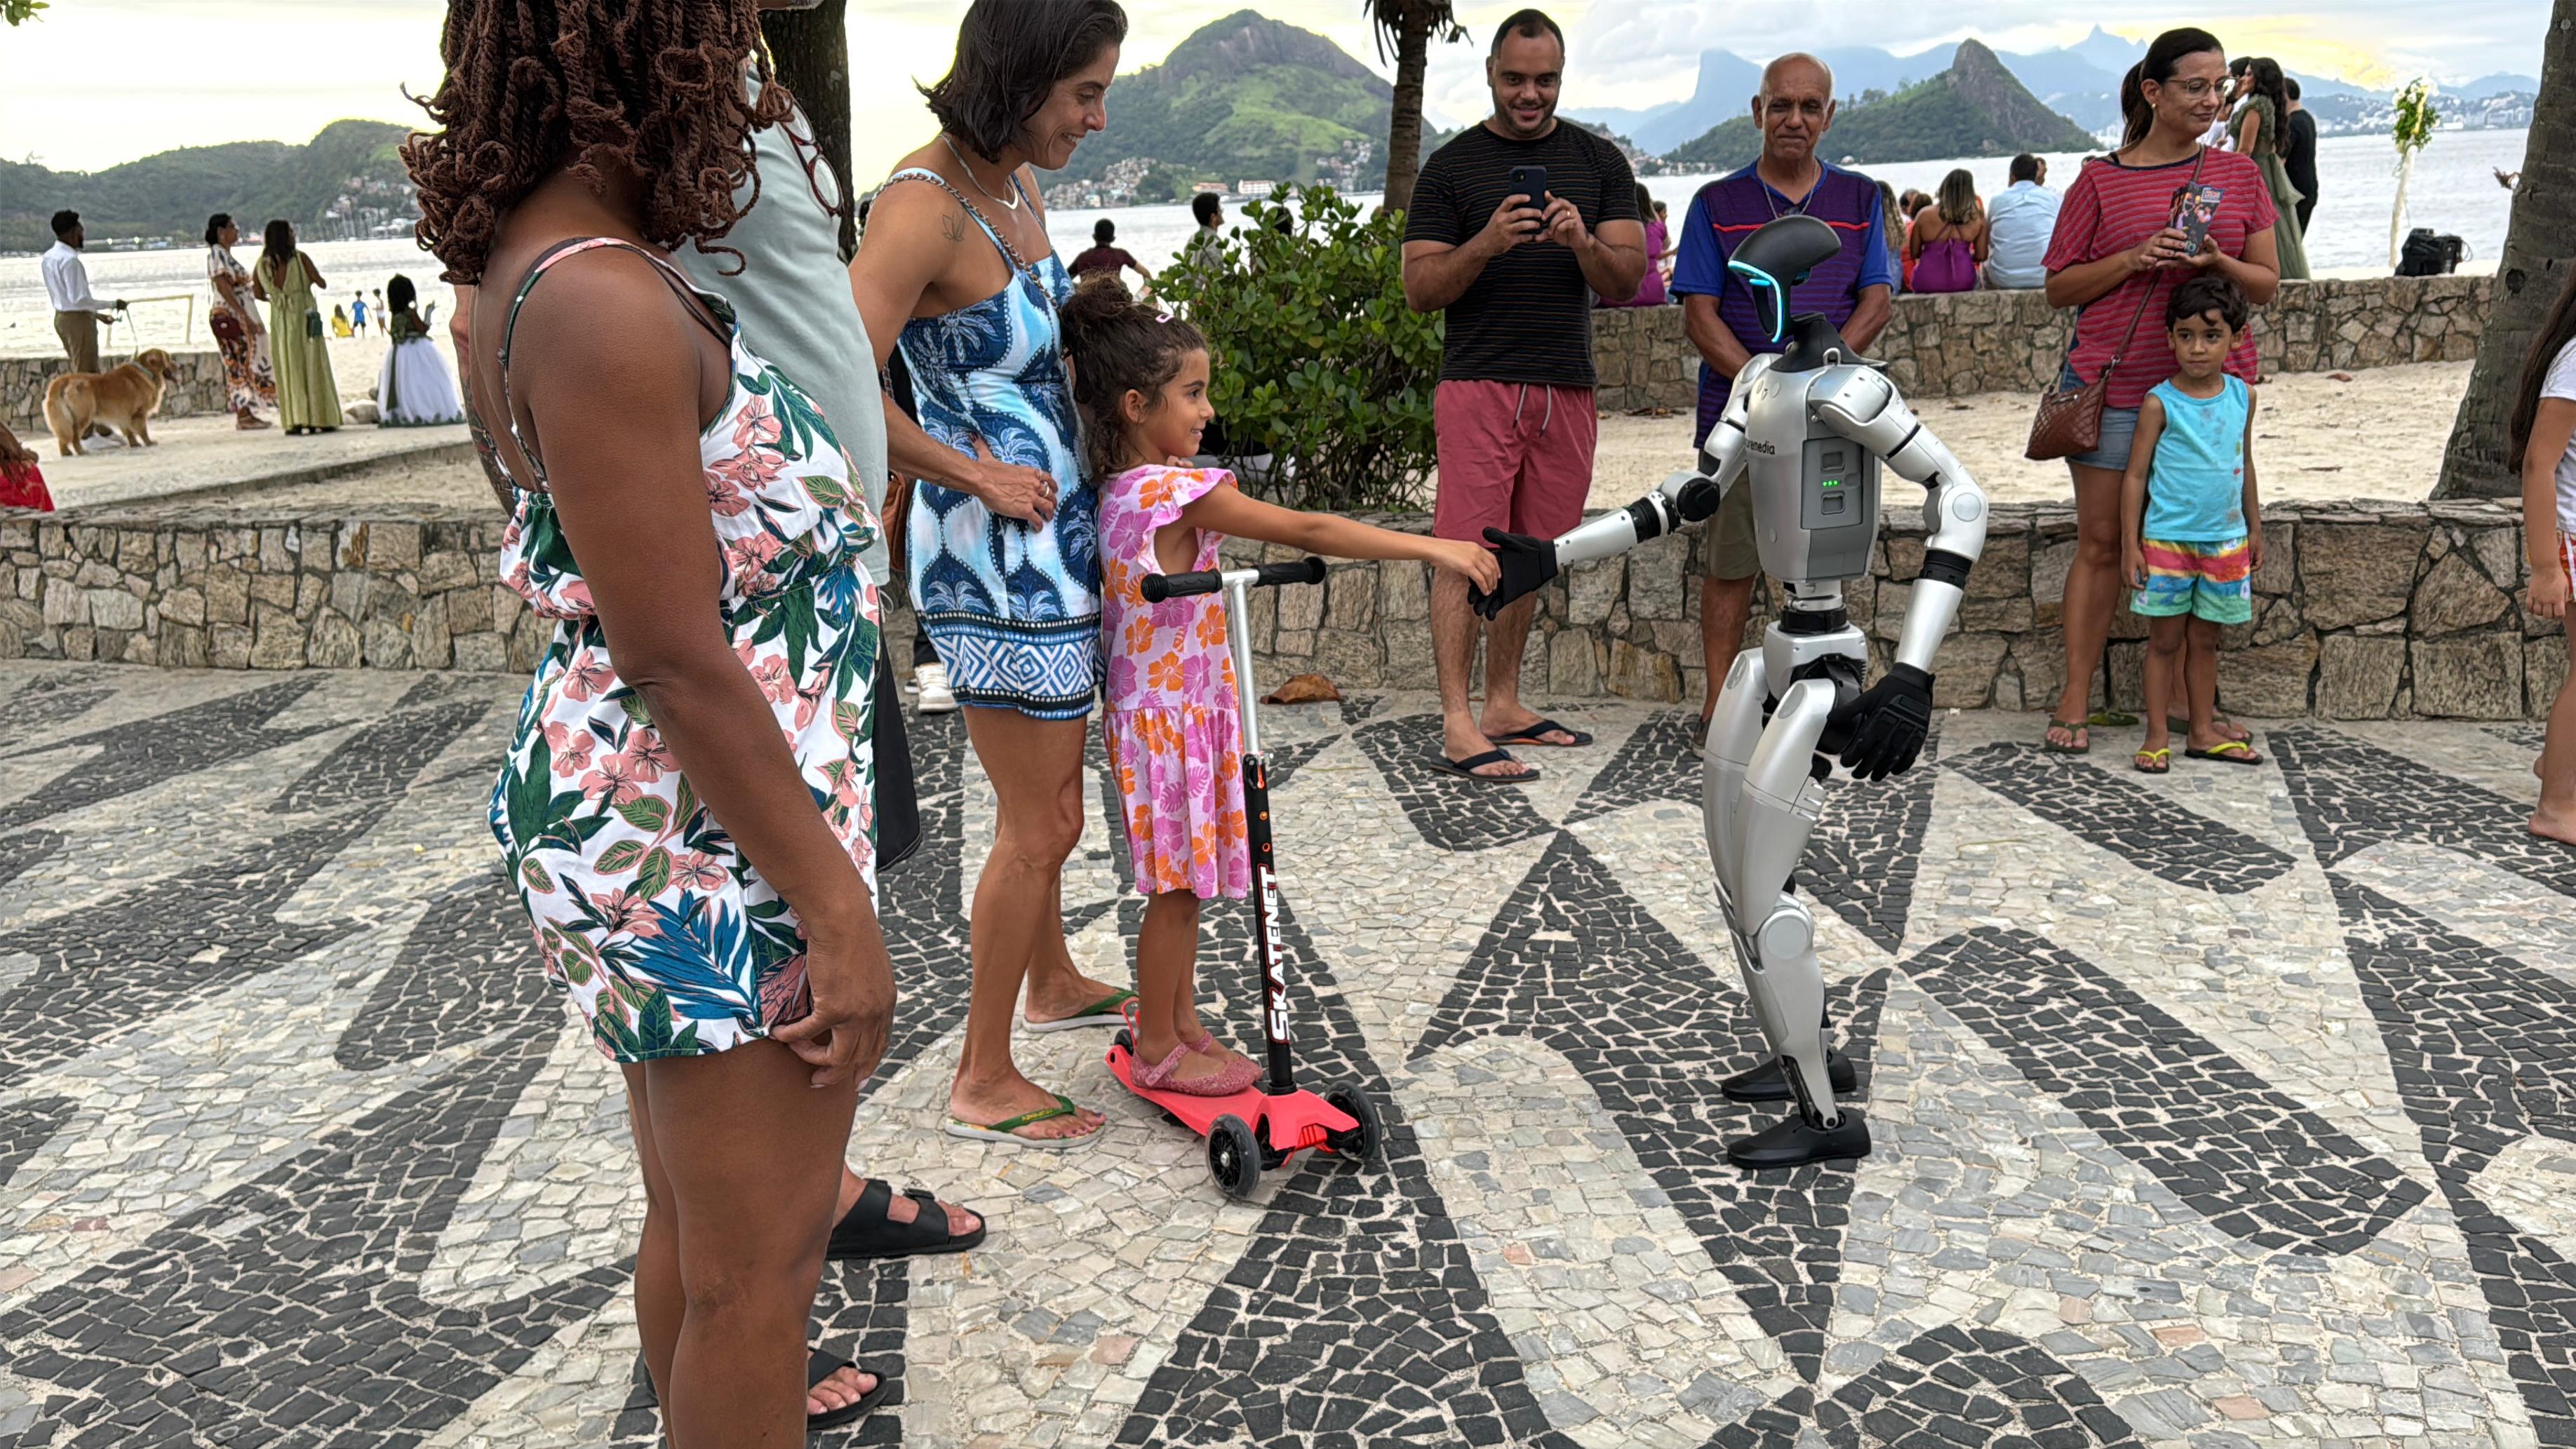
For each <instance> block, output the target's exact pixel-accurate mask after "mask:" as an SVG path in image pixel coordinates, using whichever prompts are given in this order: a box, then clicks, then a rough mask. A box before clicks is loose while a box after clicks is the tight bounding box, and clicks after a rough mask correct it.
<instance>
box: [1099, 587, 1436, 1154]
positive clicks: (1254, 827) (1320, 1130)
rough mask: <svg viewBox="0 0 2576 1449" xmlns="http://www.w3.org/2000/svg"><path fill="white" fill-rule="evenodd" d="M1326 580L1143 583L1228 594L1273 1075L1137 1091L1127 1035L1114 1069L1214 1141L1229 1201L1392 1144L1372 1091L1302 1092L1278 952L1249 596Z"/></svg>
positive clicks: (1178, 593) (1151, 592)
mask: <svg viewBox="0 0 2576 1449" xmlns="http://www.w3.org/2000/svg"><path fill="white" fill-rule="evenodd" d="M1323 581H1324V561H1323V560H1322V559H1319V558H1307V559H1298V560H1296V561H1295V562H1293V563H1274V564H1263V565H1261V566H1260V567H1259V568H1249V569H1226V570H1224V571H1223V572H1218V571H1216V570H1213V569H1211V570H1208V571H1206V572H1203V573H1187V574H1150V575H1148V576H1147V577H1146V579H1145V582H1144V594H1145V600H1146V602H1148V603H1154V604H1159V603H1161V602H1162V601H1164V600H1165V599H1178V598H1186V597H1188V596H1190V595H1192V594H1213V593H1215V592H1217V591H1218V590H1219V589H1222V590H1224V591H1225V638H1226V647H1227V649H1228V650H1229V651H1231V652H1232V654H1233V655H1234V679H1235V688H1236V708H1237V709H1238V710H1239V711H1241V713H1242V718H1243V819H1244V829H1245V834H1246V837H1247V839H1246V842H1245V843H1246V845H1247V846H1248V847H1249V848H1250V850H1251V853H1252V900H1253V917H1252V920H1253V939H1254V940H1255V941H1256V942H1257V943H1258V946H1259V949H1260V952H1261V994H1262V1011H1261V1022H1262V1027H1263V1030H1264V1031H1265V1032H1266V1033H1267V1034H1268V1036H1269V1039H1270V1076H1269V1079H1268V1080H1267V1081H1265V1082H1262V1083H1259V1084H1256V1085H1254V1086H1250V1087H1246V1088H1245V1089H1244V1090H1242V1091H1240V1092H1237V1093H1235V1094H1234V1095H1233V1096H1231V1097H1194V1096H1191V1095H1189V1094H1188V1093H1186V1092H1167V1091H1154V1090H1151V1089H1149V1088H1144V1087H1139V1086H1137V1085H1136V1082H1135V1079H1134V1076H1133V1072H1132V1068H1133V1066H1134V1056H1135V1050H1136V1043H1135V1041H1134V1039H1133V1038H1131V1037H1130V1036H1129V1035H1128V1032H1127V1029H1126V1028H1125V1027H1120V1028H1119V1029H1118V1035H1117V1036H1116V1037H1115V1038H1114V1039H1113V1040H1112V1041H1111V1042H1110V1044H1109V1070H1110V1071H1112V1072H1114V1073H1116V1074H1117V1077H1118V1080H1119V1081H1120V1082H1122V1083H1124V1084H1125V1085H1126V1087H1127V1090H1129V1091H1131V1092H1134V1093H1135V1094H1136V1095H1137V1096H1139V1097H1142V1098H1144V1099H1145V1100H1146V1101H1148V1102H1151V1103H1153V1104H1154V1105H1155V1106H1157V1107H1160V1108H1162V1109H1163V1112H1164V1114H1165V1115H1166V1116H1169V1117H1170V1118H1171V1119H1172V1120H1174V1121H1176V1122H1178V1123H1180V1124H1181V1125H1182V1126H1184V1127H1187V1128H1189V1129H1190V1130H1191V1131H1193V1132H1196V1133H1197V1134H1199V1135H1200V1136H1201V1137H1204V1138H1206V1139H1207V1163H1208V1175H1209V1176H1211V1177H1214V1178H1215V1179H1216V1185H1217V1186H1218V1187H1221V1188H1223V1189H1225V1193H1226V1195H1227V1196H1228V1197H1238V1198H1242V1197H1250V1196H1252V1190H1253V1189H1254V1187H1256V1186H1258V1185H1259V1183H1260V1181H1261V1174H1262V1173H1263V1172H1265V1171H1268V1170H1270V1169H1272V1168H1275V1167H1278V1166H1279V1165H1280V1164H1282V1163H1284V1162H1286V1161H1287V1160H1288V1159H1289V1157H1290V1156H1292V1155H1294V1154H1296V1153H1299V1152H1303V1151H1305V1150H1306V1149H1308V1148H1310V1147H1315V1148H1322V1149H1323V1150H1325V1151H1327V1152H1332V1153H1336V1154H1338V1155H1340V1156H1343V1157H1347V1158H1350V1159H1351V1160H1353V1161H1355V1162H1369V1161H1373V1160H1374V1159H1375V1158H1376V1156H1377V1153H1378V1148H1379V1147H1380V1146H1381V1145H1382V1143H1383V1141H1384V1137H1385V1134H1384V1133H1383V1131H1381V1130H1380V1128H1379V1127H1378V1120H1377V1106H1376V1104H1375V1103H1373V1102H1371V1101H1370V1100H1369V1098H1368V1094H1367V1093H1365V1092H1363V1091H1361V1090H1360V1089H1359V1088H1358V1087H1355V1086H1337V1087H1333V1088H1331V1089H1330V1090H1328V1091H1326V1092H1325V1093H1324V1094H1323V1095H1322V1096H1320V1097H1319V1096H1317V1095H1315V1094H1314V1093H1313V1092H1307V1091H1300V1090H1298V1088H1297V1085H1296V1072H1295V1068H1294V1064H1293V1063H1292V1062H1291V1060H1290V1053H1291V1048H1292V1046H1293V1043H1292V1042H1291V1041H1290V1040H1289V1037H1288V969H1287V961H1286V956H1285V953H1284V952H1283V950H1282V949H1281V947H1280V944H1279V869H1278V861H1277V859H1276V858H1275V856H1274V855H1273V853H1272V851H1271V848H1270V772H1269V767H1268V766H1267V765H1265V764H1264V763H1263V762H1262V755H1261V726H1260V722H1259V721H1258V720H1257V719H1256V718H1255V716H1254V713H1253V702H1252V701H1253V688H1252V640H1251V637H1250V636H1249V635H1248V634H1246V633H1245V632H1244V629H1245V621H1246V620H1247V619H1249V618H1250V617H1251V610H1250V606H1249V604H1248V602H1247V600H1246V595H1247V593H1248V592H1249V591H1250V590H1252V589H1256V588H1265V589H1266V588H1276V587H1278V586H1280V585H1282V584H1320V583H1322V582H1323Z"/></svg>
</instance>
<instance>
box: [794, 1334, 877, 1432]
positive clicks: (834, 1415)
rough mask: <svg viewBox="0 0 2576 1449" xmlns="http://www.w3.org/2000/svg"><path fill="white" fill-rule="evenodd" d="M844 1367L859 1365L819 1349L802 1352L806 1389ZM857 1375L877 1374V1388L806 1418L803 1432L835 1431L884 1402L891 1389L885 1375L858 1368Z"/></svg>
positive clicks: (808, 1415)
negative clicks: (832, 1408) (803, 1354)
mask: <svg viewBox="0 0 2576 1449" xmlns="http://www.w3.org/2000/svg"><path fill="white" fill-rule="evenodd" d="M847 1368H859V1366H858V1365H857V1364H854V1363H852V1362H850V1361H849V1360H848V1359H845V1358H843V1357H841V1356H840V1355H839V1354H836V1353H829V1352H826V1351H825V1350H823V1349H819V1348H815V1349H808V1350H806V1352H805V1387H806V1388H807V1389H809V1390H810V1389H812V1388H813V1387H814V1386H815V1385H817V1384H819V1383H821V1382H823V1380H825V1379H828V1378H830V1377H831V1376H832V1375H834V1374H836V1373H839V1372H840V1371H841V1370H843V1369H847ZM859 1372H861V1373H864V1374H876V1380H877V1385H876V1387H875V1388H872V1389H870V1390H868V1391H867V1392H866V1393H864V1394H861V1395H860V1396H859V1397H858V1398H857V1399H855V1400H853V1401H851V1402H849V1403H846V1404H843V1405H842V1406H841V1407H839V1408H837V1409H834V1410H832V1411H831V1412H829V1413H825V1414H807V1415H806V1416H805V1432H806V1433H808V1434H811V1433H813V1432H815V1431H816V1430H818V1429H837V1428H839V1427H841V1426H842V1425H843V1424H855V1423H857V1422H858V1421H859V1420H861V1419H864V1418H866V1417H867V1416H868V1415H869V1413H871V1412H872V1411H874V1410H875V1408H876V1407H877V1405H879V1404H882V1403H884V1402H885V1399H886V1395H887V1394H888V1393H890V1392H892V1391H893V1389H894V1384H893V1383H892V1381H890V1380H888V1379H887V1378H886V1376H885V1375H884V1374H880V1373H877V1371H876V1370H875V1369H859Z"/></svg>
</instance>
